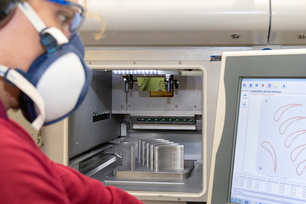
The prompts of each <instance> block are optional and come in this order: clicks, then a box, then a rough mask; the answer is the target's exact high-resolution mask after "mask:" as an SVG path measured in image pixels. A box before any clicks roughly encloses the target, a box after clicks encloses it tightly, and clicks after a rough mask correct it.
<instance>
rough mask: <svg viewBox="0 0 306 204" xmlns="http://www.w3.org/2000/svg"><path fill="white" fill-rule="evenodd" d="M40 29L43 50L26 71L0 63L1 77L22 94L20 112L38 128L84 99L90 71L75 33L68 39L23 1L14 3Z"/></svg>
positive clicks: (61, 115) (70, 111)
mask: <svg viewBox="0 0 306 204" xmlns="http://www.w3.org/2000/svg"><path fill="white" fill-rule="evenodd" d="M18 8H19V9H20V10H21V11H22V12H23V13H24V14H25V15H26V17H27V18H28V19H29V21H30V22H31V23H32V25H33V26H34V27H35V29H36V30H37V31H38V32H39V33H40V37H41V43H42V45H43V46H44V47H45V48H46V49H47V53H45V54H43V55H41V56H40V57H39V58H37V59H36V60H35V61H34V62H33V64H32V65H31V66H30V68H29V70H28V72H27V73H24V72H23V71H22V70H20V69H11V68H8V67H6V66H3V65H0V76H3V77H4V81H6V82H8V83H10V84H12V85H14V86H16V87H18V88H19V89H20V90H21V91H22V94H21V96H20V106H21V110H22V112H23V115H24V116H25V117H26V118H27V119H28V120H29V121H30V122H32V126H33V127H34V128H35V129H36V130H39V129H40V128H41V127H42V126H43V125H49V124H52V123H55V122H57V121H59V120H61V119H63V118H65V117H67V116H68V115H70V114H71V113H72V112H74V111H75V110H76V109H77V108H78V106H79V105H80V104H81V102H82V101H83V100H84V98H85V95H86V92H87V90H88V88H89V86H90V82H91V76H92V72H91V69H89V68H88V67H87V66H86V65H85V63H84V60H83V58H84V46H83V43H82V40H81V38H80V36H79V34H78V33H75V34H72V35H71V38H70V40H69V39H68V38H67V37H66V36H65V35H64V34H63V33H62V32H61V31H60V30H59V29H57V28H54V27H50V28H47V27H46V26H45V24H44V23H43V22H42V20H41V19H40V17H39V16H38V15H37V14H36V12H35V11H34V10H33V9H32V7H31V6H30V5H29V4H28V3H27V2H24V3H18Z"/></svg>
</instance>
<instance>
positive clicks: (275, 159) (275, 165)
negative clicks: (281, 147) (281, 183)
mask: <svg viewBox="0 0 306 204" xmlns="http://www.w3.org/2000/svg"><path fill="white" fill-rule="evenodd" d="M264 143H267V144H269V145H270V147H271V148H272V150H273V154H274V156H273V154H272V152H271V151H270V150H269V149H268V148H266V147H265V146H264V145H263V144H264ZM261 146H262V147H263V148H265V149H266V150H267V151H268V152H269V153H270V155H271V157H272V159H273V164H274V173H275V172H276V168H277V158H276V153H275V150H274V148H273V146H272V145H271V144H270V142H267V141H264V142H262V143H261Z"/></svg>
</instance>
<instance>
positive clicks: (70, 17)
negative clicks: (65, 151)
mask: <svg viewBox="0 0 306 204" xmlns="http://www.w3.org/2000/svg"><path fill="white" fill-rule="evenodd" d="M83 19H84V9H83V8H82V6H80V5H79V4H77V3H76V2H72V1H66V0H27V1H23V0H1V1H0V50H1V52H0V184H1V187H0V203H1V204H6V203H9V204H14V203H18V204H19V203H31V204H35V203H39V204H47V203H56V204H62V203H65V204H66V203H67V204H68V203H79V204H81V203H90V204H95V203H127V204H128V203H142V202H141V201H139V200H138V199H136V198H135V197H133V196H132V195H130V194H128V193H126V192H124V191H123V190H121V189H118V188H116V187H110V186H103V184H102V183H101V182H99V181H97V180H94V179H91V178H89V177H86V176H84V175H82V174H80V173H79V172H78V171H75V170H74V169H72V168H70V167H67V166H63V165H60V164H57V163H54V162H52V161H51V160H50V159H49V158H48V157H47V156H46V155H44V154H43V153H42V151H41V150H40V148H39V147H37V145H36V144H35V142H34V141H33V139H32V138H31V136H30V135H29V134H28V133H27V132H26V131H25V130H24V129H23V128H22V127H21V126H19V125H18V124H17V123H15V122H14V121H12V120H10V119H9V118H8V116H7V114H6V111H7V110H9V109H19V108H21V109H22V111H23V114H24V116H25V117H26V118H27V119H28V120H29V121H30V122H31V123H32V126H33V127H34V128H36V129H37V130H39V129H40V128H41V127H42V125H46V124H51V123H54V122H57V121H59V120H61V119H62V118H65V117H66V116H68V115H69V114H71V113H72V112H73V111H74V110H75V109H76V108H77V107H78V106H79V105H80V103H81V102H82V100H83V99H84V97H85V95H86V91H87V89H88V86H89V84H90V79H91V70H90V69H89V68H87V67H86V65H85V63H84V61H83V57H84V47H83V44H82V41H81V39H80V36H79V35H78V29H79V27H80V25H81V24H82V22H83Z"/></svg>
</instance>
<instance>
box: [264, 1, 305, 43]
mask: <svg viewBox="0 0 306 204" xmlns="http://www.w3.org/2000/svg"><path fill="white" fill-rule="evenodd" d="M305 8H306V1H303V0H278V1H271V9H272V18H271V34H270V41H269V44H279V45H304V44H306V27H305V20H304V19H305V17H306V13H305Z"/></svg>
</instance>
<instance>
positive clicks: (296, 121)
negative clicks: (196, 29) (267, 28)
mask: <svg viewBox="0 0 306 204" xmlns="http://www.w3.org/2000/svg"><path fill="white" fill-rule="evenodd" d="M222 60H223V62H222V68H221V75H222V76H221V78H220V82H221V83H220V87H219V98H218V104H217V106H218V107H217V119H216V127H215V137H214V147H213V157H212V165H211V166H212V168H211V178H210V181H209V195H208V204H227V203H243V204H281V203H298V204H300V203H306V50H305V49H300V50H279V51H253V52H239V53H238V52H237V53H225V54H224V55H223V56H222ZM223 74H224V75H223ZM223 76H224V80H223ZM223 82H224V84H223Z"/></svg>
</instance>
